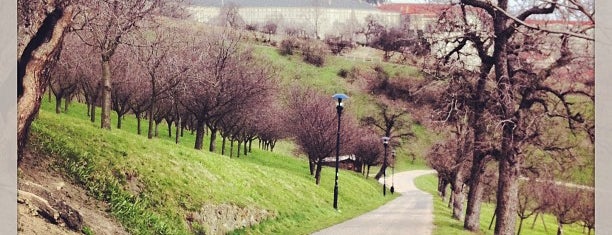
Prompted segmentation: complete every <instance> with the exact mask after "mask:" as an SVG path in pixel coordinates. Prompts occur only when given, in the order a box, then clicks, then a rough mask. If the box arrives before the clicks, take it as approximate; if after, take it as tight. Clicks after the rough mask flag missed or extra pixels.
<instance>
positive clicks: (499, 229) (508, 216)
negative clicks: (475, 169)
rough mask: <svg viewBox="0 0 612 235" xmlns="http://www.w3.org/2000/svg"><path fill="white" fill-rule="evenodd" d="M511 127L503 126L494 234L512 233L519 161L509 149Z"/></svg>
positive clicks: (512, 234)
mask: <svg viewBox="0 0 612 235" xmlns="http://www.w3.org/2000/svg"><path fill="white" fill-rule="evenodd" d="M509 135H510V136H509ZM511 135H512V128H511V127H508V126H505V127H504V135H503V140H502V141H503V143H502V154H501V157H502V158H501V160H500V161H499V179H498V188H497V209H496V210H495V212H496V214H497V221H495V234H500V235H514V229H515V226H516V206H517V196H518V180H519V171H520V169H519V167H520V162H519V161H518V160H519V159H518V158H517V156H516V155H515V154H514V153H513V152H512V150H511V149H510V148H511V146H510V143H509V142H511V141H512V140H511Z"/></svg>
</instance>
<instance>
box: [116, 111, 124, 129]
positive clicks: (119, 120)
mask: <svg viewBox="0 0 612 235" xmlns="http://www.w3.org/2000/svg"><path fill="white" fill-rule="evenodd" d="M121 119H123V115H120V114H119V113H117V129H121Z"/></svg>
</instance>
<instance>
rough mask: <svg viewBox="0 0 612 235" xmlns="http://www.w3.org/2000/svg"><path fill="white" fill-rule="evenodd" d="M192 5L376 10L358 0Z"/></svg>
mask: <svg viewBox="0 0 612 235" xmlns="http://www.w3.org/2000/svg"><path fill="white" fill-rule="evenodd" d="M190 2H191V4H192V5H196V6H207V7H221V6H222V5H223V4H228V3H230V2H233V3H236V4H237V5H238V6H239V7H262V8H263V7H265V8H271V7H304V8H309V7H314V6H315V5H316V3H317V2H318V4H319V6H321V7H322V8H334V9H363V10H376V7H374V6H372V5H370V4H368V3H366V2H365V1H360V0H190Z"/></svg>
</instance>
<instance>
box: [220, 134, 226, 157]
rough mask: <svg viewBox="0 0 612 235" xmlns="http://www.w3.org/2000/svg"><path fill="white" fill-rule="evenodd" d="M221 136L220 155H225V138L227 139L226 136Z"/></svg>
mask: <svg viewBox="0 0 612 235" xmlns="http://www.w3.org/2000/svg"><path fill="white" fill-rule="evenodd" d="M221 137H222V138H221V155H225V140H226V139H227V137H225V136H223V135H222V136H221Z"/></svg>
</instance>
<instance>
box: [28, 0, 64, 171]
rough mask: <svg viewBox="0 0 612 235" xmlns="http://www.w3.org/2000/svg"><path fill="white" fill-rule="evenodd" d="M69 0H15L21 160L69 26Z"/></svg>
mask: <svg viewBox="0 0 612 235" xmlns="http://www.w3.org/2000/svg"><path fill="white" fill-rule="evenodd" d="M71 4H72V1H69V0H65V1H61V0H58V1H48V2H47V1H18V4H17V113H18V116H17V147H18V148H17V149H18V158H17V161H18V162H21V159H22V158H21V157H22V153H23V149H24V147H25V146H26V143H27V139H28V133H29V129H30V125H31V124H32V121H33V120H34V117H35V115H36V113H38V109H39V108H40V101H41V99H42V95H43V93H44V91H45V87H46V82H47V81H48V80H49V76H50V73H49V69H50V68H51V67H52V64H53V62H54V61H55V60H56V59H57V56H58V55H59V51H60V50H61V47H62V42H63V39H64V35H65V32H66V30H67V29H68V28H69V27H70V24H71V21H72V17H73V12H74V7H73V6H71Z"/></svg>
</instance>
